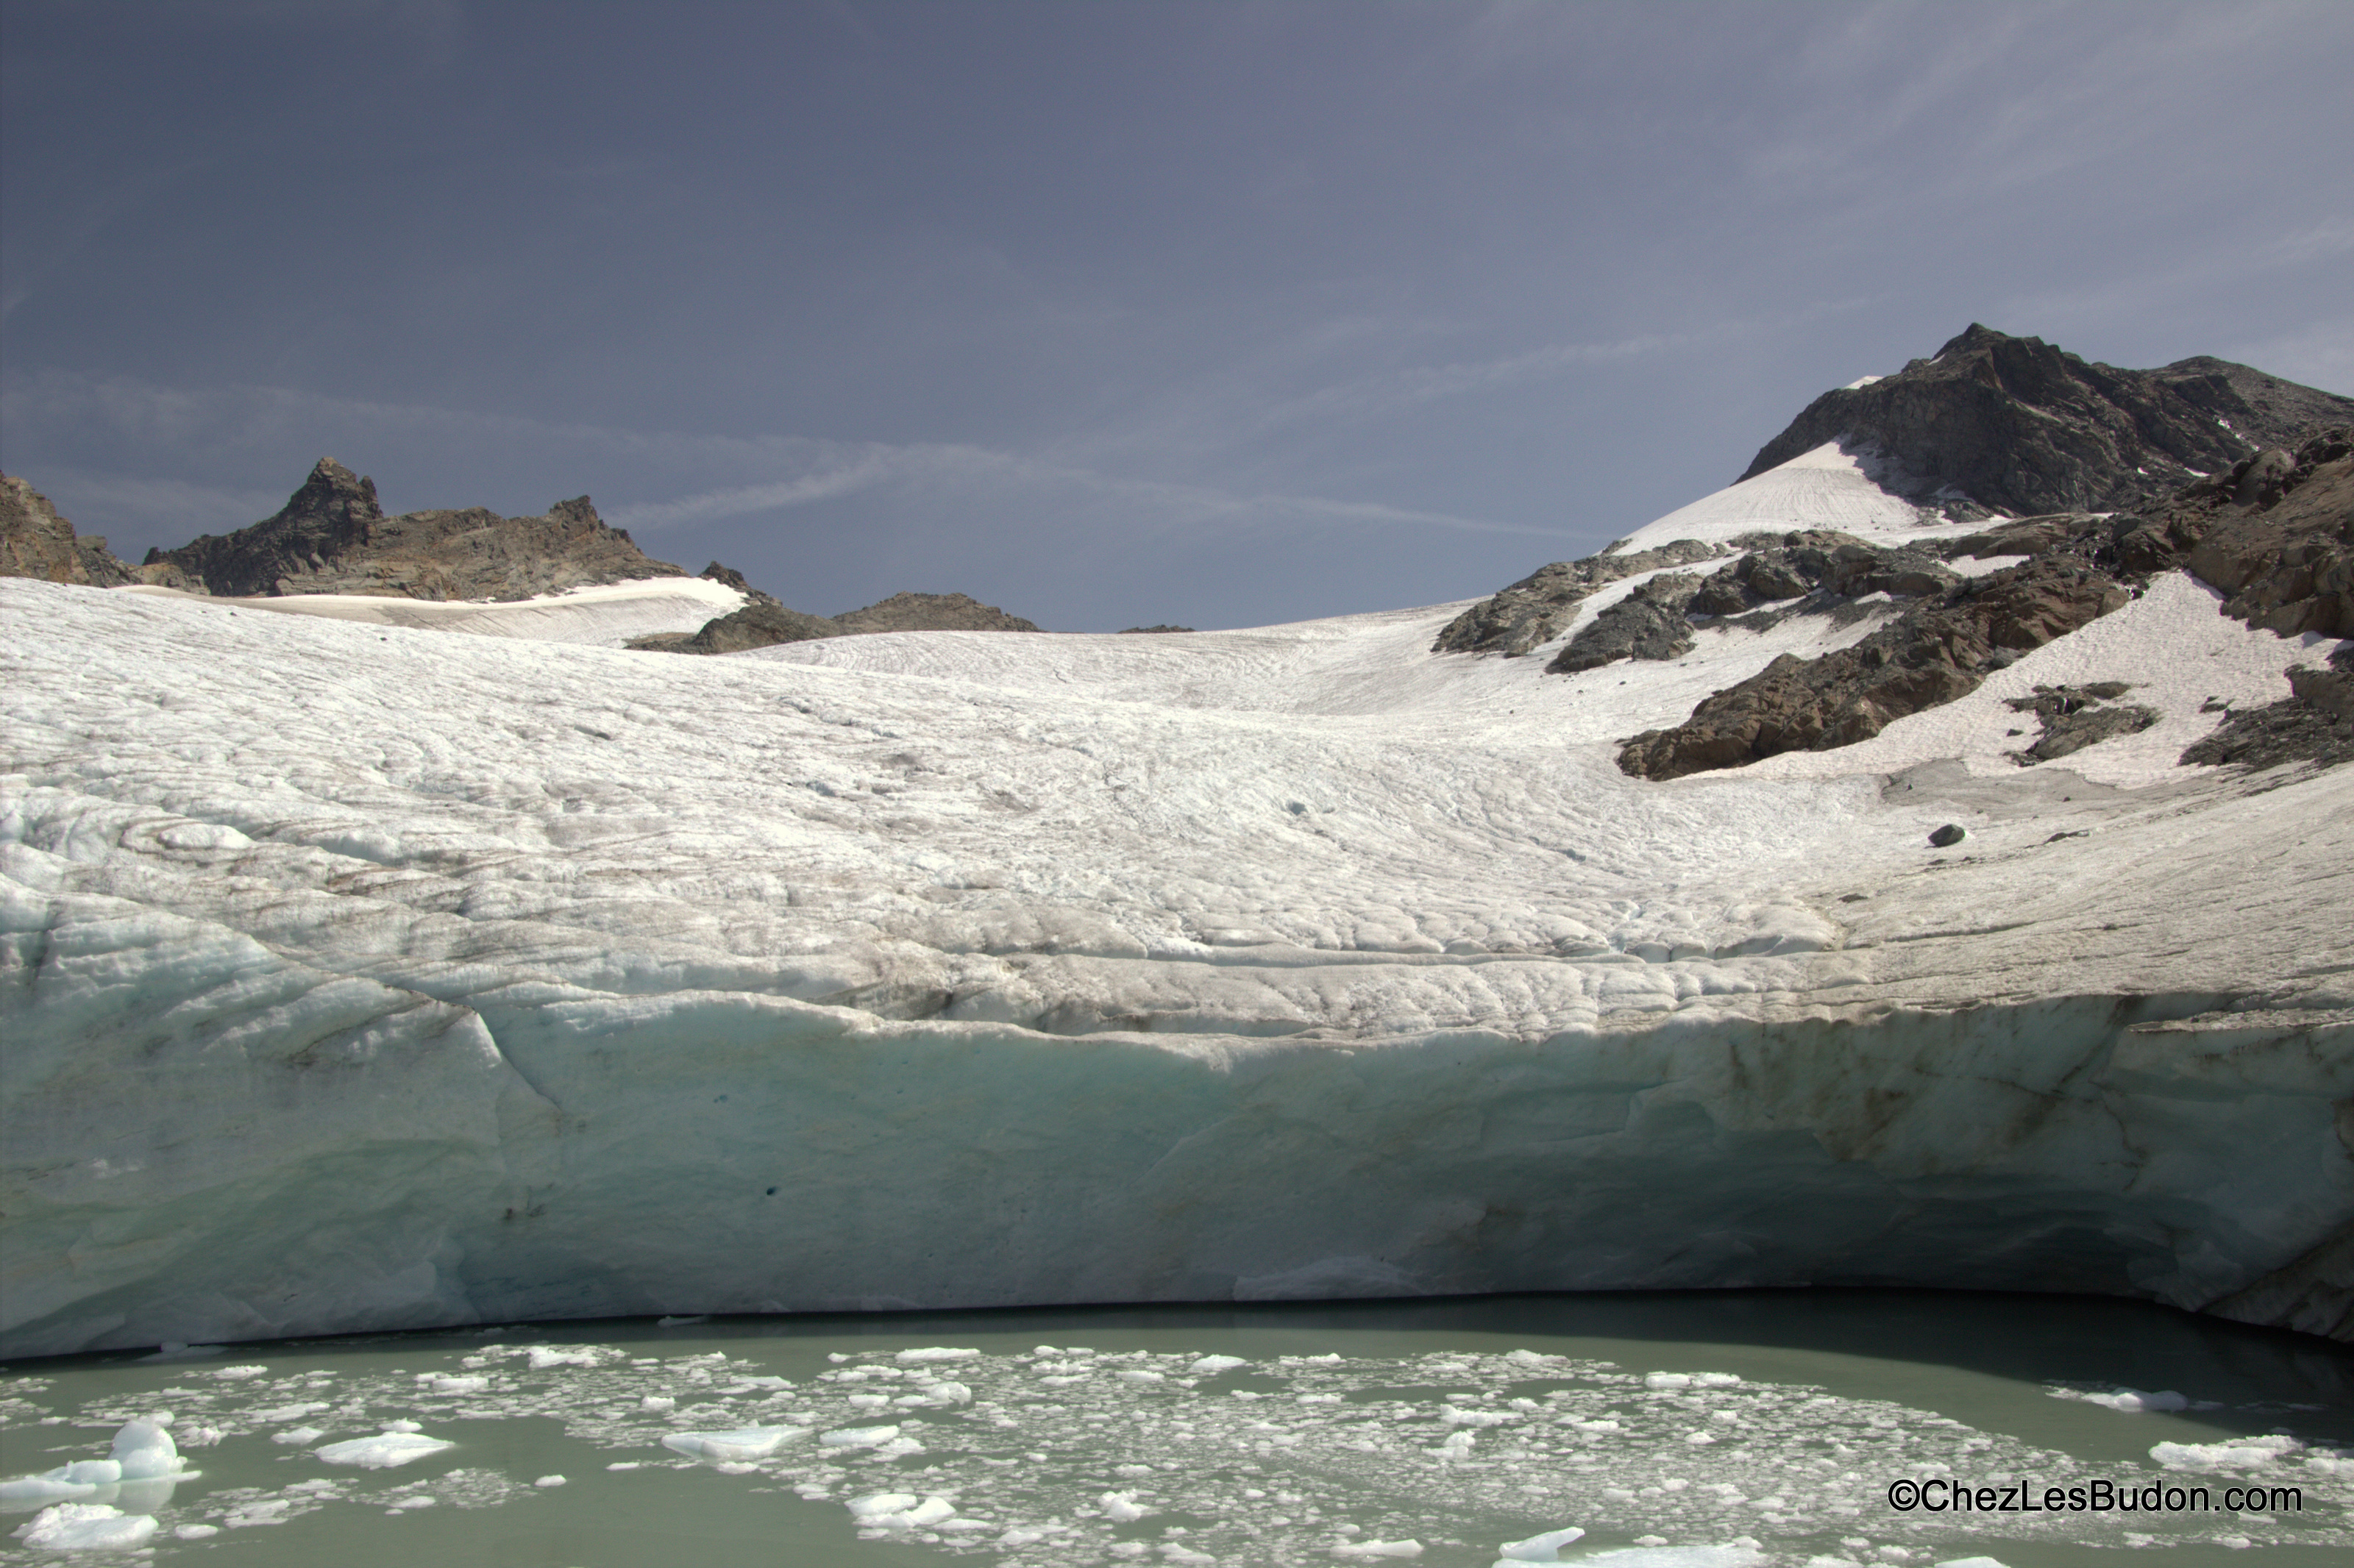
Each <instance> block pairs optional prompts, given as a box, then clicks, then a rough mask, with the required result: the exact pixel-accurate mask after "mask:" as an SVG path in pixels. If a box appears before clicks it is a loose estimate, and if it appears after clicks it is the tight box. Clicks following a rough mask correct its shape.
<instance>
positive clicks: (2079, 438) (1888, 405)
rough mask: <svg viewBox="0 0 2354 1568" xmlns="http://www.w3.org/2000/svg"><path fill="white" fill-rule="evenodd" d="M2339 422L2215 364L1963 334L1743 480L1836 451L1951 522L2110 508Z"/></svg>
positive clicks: (1802, 435) (2299, 390)
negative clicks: (2154, 362) (1858, 452)
mask: <svg viewBox="0 0 2354 1568" xmlns="http://www.w3.org/2000/svg"><path fill="white" fill-rule="evenodd" d="M2349 419H2354V398H2348V397H2338V395H2336V394H2335V393H2330V392H2323V391H2320V390H2317V388H2314V387H2302V386H2299V385H2298V384H2296V382H2294V381H2284V380H2282V379H2281V378H2280V377H2278V376H2268V375H2266V374H2265V373H2264V372H2263V371H2261V370H2257V369H2254V368H2253V367H2251V366H2245V365H2234V364H2232V363H2231V362H2230V361H2228V360H2221V359H2213V358H2208V357H2205V356H2201V357H2200V358H2196V359H2184V360H2178V361H2177V362H2175V363H2174V364H2172V365H2168V366H2164V367H2163V368H2161V369H2158V370H2120V369H2118V368H2117V367H2115V366H2109V365H2101V364H2094V363H2087V362H2086V361H2084V360H2083V359H2080V358H2078V357H2077V356H2076V355H2073V354H2068V353H2064V352H2062V350H2060V349H2058V348H2055V347H2053V346H2052V344H2047V343H2045V342H2044V341H2043V340H2042V339H2041V338H2033V337H2011V336H2009V335H2008V334H2003V333H1999V332H1996V331H1993V330H1992V329H1991V328H1988V327H1984V326H1979V325H1977V324H1973V325H1972V326H1971V327H1970V329H1969V330H1968V331H1967V332H1965V333H1963V334H1961V335H1960V336H1959V337H1956V338H1955V339H1954V340H1953V341H1951V342H1950V343H1948V344H1946V346H1945V347H1944V348H1942V349H1940V350H1938V351H1937V354H1936V356H1935V358H1932V359H1925V360H1922V359H1916V360H1914V361H1913V363H1911V364H1910V365H1907V366H1905V367H1904V368H1903V370H1901V371H1899V372H1897V373H1896V374H1895V375H1893V376H1883V377H1882V378H1881V379H1879V380H1877V381H1873V382H1872V383H1870V384H1869V385H1867V386H1862V387H1840V389H1838V390H1837V391H1832V392H1826V393H1824V394H1823V395H1822V396H1821V397H1818V398H1816V399H1815V400H1814V401H1813V402H1812V403H1810V404H1808V406H1807V408H1806V410H1805V412H1803V413H1801V414H1800V415H1799V416H1798V417H1797V418H1796V419H1794V420H1792V421H1791V422H1790V426H1789V428H1788V429H1786V430H1784V431H1783V432H1782V433H1781V434H1780V435H1778V436H1776V437H1775V438H1774V439H1773V440H1770V441H1768V442H1766V443H1765V446H1764V447H1763V448H1762V449H1760V450H1759V451H1758V453H1757V456H1756V458H1755V461H1752V462H1751V463H1750V465H1749V467H1748V469H1747V470H1746V471H1744V473H1743V474H1742V476H1741V477H1742V478H1743V479H1748V478H1751V477H1753V476H1755V475H1756V474H1760V473H1763V472H1765V471H1766V470H1767V469H1770V468H1774V467H1776V466H1777V465H1779V464H1781V463H1784V462H1787V461H1789V460H1790V459H1792V458H1794V457H1797V455H1798V454H1799V453H1801V452H1804V451H1809V450H1813V449H1814V448H1816V447H1819V446H1821V445H1822V444H1823V443H1824V442H1826V441H1834V440H1836V441H1840V442H1842V443H1845V444H1848V445H1850V446H1851V447H1855V448H1858V449H1862V450H1871V451H1872V452H1873V453H1874V454H1875V455H1876V456H1878V457H1879V458H1880V459H1881V460H1882V462H1883V463H1884V464H1885V465H1886V468H1887V471H1886V472H1885V473H1884V474H1883V476H1882V482H1883V483H1885V484H1888V485H1889V486H1890V488H1892V489H1894V490H1896V491H1898V492H1899V493H1903V494H1906V495H1908V496H1910V497H1911V498H1913V499H1915V500H1919V501H1922V502H1924V503H1929V504H1941V505H1944V506H1946V509H1947V510H1948V511H1949V513H1951V514H1954V515H1957V516H1967V515H1970V514H1971V513H1970V512H1969V511H1968V510H1967V506H1965V505H1963V504H1961V503H1976V504H1977V505H1978V506H1979V507H1983V508H1986V509H1988V510H1990V511H1993V512H1998V513H2012V514H2023V513H2037V512H2061V511H2072V510H2074V511H2113V510H2115V509H2117V508H2120V507H2130V506H2135V505H2137V504H2140V503H2146V502H2149V501H2154V500H2156V499H2158V498H2159V497H2161V496H2164V495H2166V494H2168V493H2171V492H2173V491H2175V490H2177V489H2179V488H2180V487H2181V486H2182V485H2184V484H2186V483H2189V482H2192V481H2194V480H2197V479H2199V478H2200V477H2201V476H2203V475H2206V474H2210V473H2212V472H2215V471H2218V470H2222V469H2228V468H2231V467H2232V465H2234V464H2235V463H2237V462H2239V461H2241V460H2243V458H2246V457H2247V456H2249V455H2250V454H2251V453H2252V452H2253V451H2255V450H2259V449H2261V448H2264V447H2268V446H2285V445H2293V444H2294V443H2295V442H2296V440H2298V439H2299V438H2300V437H2302V436H2303V435H2304V433H2305V432H2306V431H2307V430H2309V429H2313V428H2314V427H2315V426H2317V425H2325V424H2338V423H2344V422H2346V421H2348V420H2349Z"/></svg>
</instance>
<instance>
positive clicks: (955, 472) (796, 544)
mask: <svg viewBox="0 0 2354 1568" xmlns="http://www.w3.org/2000/svg"><path fill="white" fill-rule="evenodd" d="M2349 61H2354V5H2343V4H2319V5H2310V4H2297V5H2228V4H2214V3H2207V4H2199V5H2165V4H2157V3H2152V0H2132V3H2130V4H2093V3H2086V4H2070V5H1996V4H1971V5H1959V4H1955V5H1929V4H1897V5H1884V4H1883V5H1848V4H1830V3H1821V4H1799V3H1796V0H1791V3H1783V4H1751V5H1704V4H1697V3H1691V4H1672V3H1670V4H1647V5H1635V4H1626V5H1616V4H1572V3H1567V0H1553V3H1507V4H1493V5H1482V4H1468V3H1467V4H1439V3H1432V4H1412V5H1408V4H1396V5H1385V4H1378V3H1374V0H1331V3H1314V0H1287V3H1281V4H1267V5H1254V4H1241V3H1234V4H1221V3H1216V0H1183V3H1175V4H1154V3H1150V0H1119V3H1114V0H1095V3H1056V4H1041V3H1034V0H808V3H802V4H795V3H789V0H770V3H767V4H726V5H712V4H694V3H689V0H668V3H665V4H662V5H622V4H599V5H581V4H578V3H567V4H555V5H539V4H527V3H522V0H516V3H490V0H481V3H463V0H382V3H371V0H218V3H203V0H185V3H176V4H175V3H170V0H140V3H136V4H109V3H104V0H83V3H79V4H69V3H65V0H5V7H0V69H5V79H4V80H0V112H5V124H0V159H5V163H0V247H5V248H4V249H0V290H5V312H6V314H5V340H4V342H0V346H5V370H0V376H5V381H0V396H5V407H0V462H5V467H6V469H7V470H8V471H10V472H13V473H20V474H22V475H24V476H25V477H26V478H27V479H29V480H31V481H32V482H34V483H35V484H36V485H37V487H39V488H41V489H43V490H44V491H46V492H47V493H48V494H49V495H50V496H51V498H52V499H53V500H55V501H56V502H57V503H58V506H59V508H60V509H61V510H62V511H63V512H64V513H65V514H66V515H68V516H69V517H70V518H71V519H72V520H73V521H74V523H75V524H77V525H78V526H79V527H80V528H82V529H83V530H84V531H86V532H95V533H102V534H105V535H109V536H110V538H111V540H112V542H113V544H114V546H115V547H116V549H117V550H118V551H119V552H120V553H122V554H124V555H126V556H132V557H133V558H135V557H136V556H137V555H138V554H140V553H141V552H143V551H144V549H145V548H146V547H147V546H150V545H159V544H160V545H165V546H170V545H176V544H180V543H183V542H185V541H186V540H187V539H189V538H191V537H193V536H195V535H196V534H198V533H202V532H221V531H225V530H227V529H228V528H232V527H237V526H241V525H243V524H247V523H250V522H253V521H255V520H257V519H259V518H260V517H262V516H265V515H267V514H269V513H270V512H271V511H273V510H275V509H276V507H277V506H278V505H280V504H281V503H282V502H283V500H284V498H285V495H286V493H288V492H289V491H291V490H292V488H293V487H294V486H295V485H296V484H297V483H299V482H301V480H302V475H303V473H304V472H305V471H307V469H308V467H309V465H310V463H311V462H312V461H313V459H315V458H317V457H319V456H321V455H323V454H332V455H334V456H335V457H337V458H340V459H342V460H343V461H345V462H348V463H350V464H351V465H352V466H353V467H355V468H356V469H358V470H360V471H363V472H366V473H368V474H370V475H372V476H374V478H375V479H376V485H377V488H378V490H379V492H380V493H381V494H382V496H383V498H384V501H385V503H386V504H387V507H388V508H391V509H394V510H408V509H412V508H418V507H426V506H458V505H469V504H484V505H489V506H493V507H495V508H497V509H499V510H501V511H504V512H508V513H521V512H537V511H540V510H542V509H544V508H545V507H546V505H547V504H548V503H550V502H553V501H555V500H557V499H559V498H562V497H566V496H570V495H575V494H578V493H582V492H584V491H585V492H587V493H589V494H591V495H593V496H594V497H595V499H596V501H597V503H598V505H599V509H600V510H601V511H602V512H603V514H604V515H605V516H606V517H607V518H608V520H610V521H611V522H614V523H616V524H621V525H623V526H626V527H628V528H630V529H631V531H632V533H633V534H634V535H635V536H636V537H637V539H638V540H639V542H640V543H641V544H642V545H643V546H645V547H646V548H647V550H648V551H649V552H650V553H652V554H653V555H655V556H662V557H664V558H667V559H670V560H673V561H676V562H678V563H680V564H681V565H683V566H684V567H687V568H688V569H689V570H695V569H698V568H700V567H702V566H703V564H704V563H705V561H706V560H709V559H711V558H713V557H715V556H716V557H717V558H718V559H720V560H723V561H726V562H727V563H729V564H731V565H733V566H736V567H740V568H742V569H743V570H744V571H745V572H746V573H748V575H749V576H750V577H751V578H752V580H753V581H754V582H755V583H756V584H758V585H759V586H761V587H764V588H768V589H769V590H770V591H771V592H774V593H775V594H777V595H778V596H779V598H781V599H784V600H785V602H787V603H788V604H790V605H792V606H794V607H796V608H799V609H808V610H813V611H818V612H821V613H829V614H830V613H834V612H838V611H841V610H844V609H852V608H854V607H856V606H858V605H862V604H865V603H868V602H870V601H872V600H875V599H880V598H883V597H884V596H885V595H886V594H889V593H892V592H895V591H897V590H899V589H903V588H914V589H920V590H929V591H949V590H961V591H964V592H968V593H970V594H973V595H974V596H976V597H978V598H980V599H985V600H987V601H989V602H991V603H994V604H1000V605H1002V606H1004V607H1005V608H1007V609H1012V610H1013V611H1015V612H1016V613H1019V614H1023V615H1027V616H1029V617H1031V618H1032V619H1033V620H1037V621H1039V622H1040V623H1041V624H1043V625H1045V626H1047V627H1049V628H1051V629H1055V630H1117V629H1119V628H1120V627H1122V626H1128V625H1133V624H1139V623H1145V622H1154V621H1178V622H1182V623H1185V624H1190V625H1195V626H1232V625H1248V624H1254V623H1262V622H1267V621H1274V620H1291V619H1299V618H1303V617H1307V616H1313V615H1327V614H1337V613H1342V612H1345V611H1350V610H1357V609H1382V608H1390V607H1396V606H1403V605H1413V604H1427V603H1435V602H1438V601H1442V600H1447V599H1460V598H1465V597H1468V596H1470V595H1474V594H1479V593H1485V592H1488V591H1490V590H1492V589H1494V588H1498V587H1500V586H1501V585H1502V584H1503V583H1505V582H1507V581H1509V580H1511V579H1512V578H1515V577H1520V576H1522V575H1523V574H1525V573H1526V572H1528V571H1530V570H1532V569H1533V568H1534V567H1537V566H1539V565H1541V564H1542V563H1543V562H1545V561H1548V560H1553V559H1559V558H1563V557H1564V556H1574V555H1582V554H1585V553H1588V552H1590V551H1591V550H1593V549H1594V548H1596V546H1600V545H1601V544H1603V543H1604V542H1605V541H1606V540H1608V539H1610V538H1613V537H1615V536H1617V535H1620V534H1623V533H1625V532H1627V531H1628V530H1629V529H1631V528H1633V527H1635V526H1637V525H1638V524H1642V523H1644V522H1646V521H1648V520H1649V519H1650V518H1651V517H1653V516H1655V515H1657V514H1659V513H1662V512H1665V511H1667V510H1669V509H1670V508H1671V507H1674V506H1677V505H1680V504H1681V503H1683V502H1685V501H1688V500H1691V499H1692V498H1694V497H1695V496H1697V495H1700V494H1702V493H1705V492H1707V491H1710V490H1712V489H1715V488H1717V487H1718V486H1720V485H1723V484H1724V483H1727V482H1730V481H1731V480H1732V479H1733V478H1734V475H1736V474H1737V473H1739V472H1740V471H1741V470H1742V468H1743V467H1744V465H1745V464H1746V463H1747V461H1749V458H1750V457H1751V455H1752V454H1753V453H1754V452H1755V450H1756V449H1757V448H1758V447H1759V446H1761V445H1763V444H1764V443H1765V440H1767V439H1768V438H1770V437H1771V436H1773V435H1774V434H1775V433H1776V431H1777V430H1779V429H1781V427H1782V426H1783V425H1784V424H1785V423H1787V421H1788V420H1789V419H1790V418H1791V417H1792V416H1793V415H1795V414H1796V413H1797V411H1798V410H1799V409H1800V408H1802V407H1804V406H1805V405H1806V403H1807V402H1808V400H1809V399H1810V398H1812V397H1815V396H1816V395H1817V394H1818V393H1819V392H1821V391H1822V390H1823V389H1825V388H1827V387H1833V386H1836V385H1839V384H1840V383H1842V382H1845V381H1849V380H1851V379H1853V378H1854V377H1856V376H1861V375H1866V374H1871V373H1877V372H1886V371H1890V370H1893V369H1895V368H1897V367H1899V366H1902V365H1903V362H1904V361H1905V360H1906V359H1908V358H1911V357H1914V356H1915V355H1926V354H1929V353H1932V352H1934V351H1935V348H1936V346H1937V345H1938V344H1940V343H1942V342H1943V341H1944V340H1945V339H1946V338H1947V337H1949V336H1951V335H1952V334H1955V333H1956V332H1959V331H1960V330H1961V329H1962V328H1963V327H1965V326H1966V325H1967V324H1968V323H1970V322H1972V321H1983V322H1985V323H1988V325H1991V326H1995V327H1999V328H2000V329H2002V330H2004V331H2008V332H2013V333H2021V334H2035V335H2038V336H2041V337H2043V338H2046V339H2049V340H2051V341H2052V342H2055V343H2057V344H2061V345H2062V346H2063V347H2065V348H2068V349H2071V350H2073V351H2075V352H2077V353H2081V354H2083V355H2085V356H2086V357H2088V358H2096V359H2104V360H2107V361H2109V362H2110V363H2112V364H2117V365H2126V366H2151V365H2159V364H2164V363H2166V362H2168V361H2170V360H2174V359H2179V358H2182V357H2185V356H2187V355H2194V354H2218V355H2224V356H2226V357H2229V358H2233V359H2240V360H2245V361H2248V362H2250V363H2253V364H2256V365H2261V366H2264V367H2265V368H2267V369H2270V370H2273V371H2274V372H2276V373H2278V374H2281V375H2285V376H2290V377H2293V378H2295V379H2297V380H2301V381H2306V382H2308V383H2311V384H2313V385H2316V386H2319V387H2328V388H2330V389H2331V390H2334V391H2338V392H2349V393H2354V299H2349V293H2348V291H2347V289H2346V286H2345V284H2346V280H2347V278H2348V277H2349V275H2354V187H2350V186H2349V164H2348V160H2347V157H2346V150H2347V148H2349V146H2354V93H2349V91H2348V90H2346V85H2345V80H2346V73H2347V69H2348V63H2349Z"/></svg>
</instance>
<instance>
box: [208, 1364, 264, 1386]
mask: <svg viewBox="0 0 2354 1568" xmlns="http://www.w3.org/2000/svg"><path fill="white" fill-rule="evenodd" d="M269 1371H270V1369H269V1368H268V1367H253V1366H247V1367H218V1368H216V1369H215V1370H214V1372H213V1376H215V1377H217V1378H218V1379H220V1380H221V1382H223V1383H249V1382H250V1381H252V1380H253V1379H255V1378H258V1377H260V1376H262V1375H263V1374H265V1373H266V1372H269Z"/></svg>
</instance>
